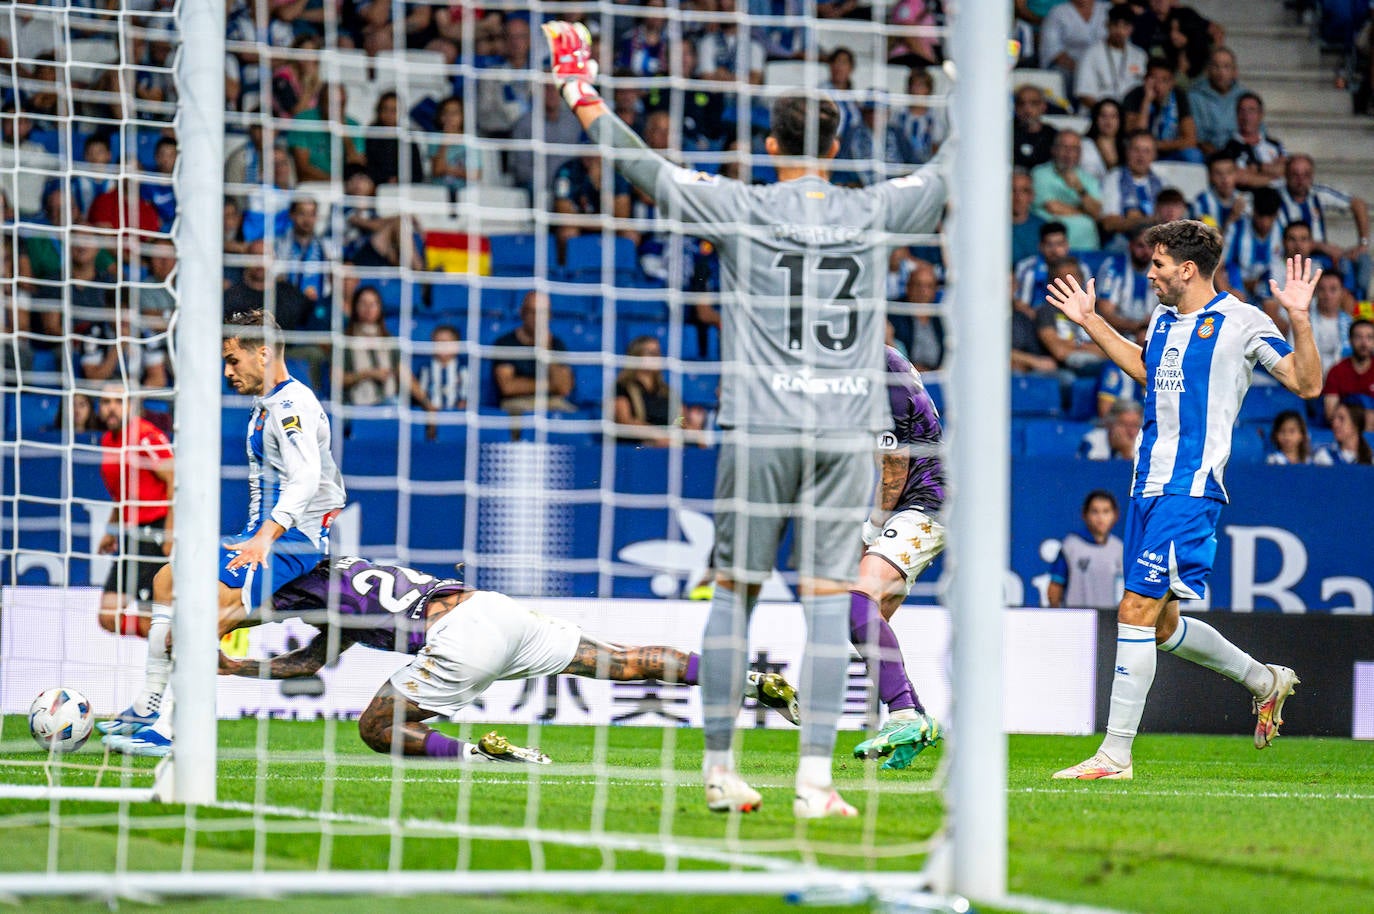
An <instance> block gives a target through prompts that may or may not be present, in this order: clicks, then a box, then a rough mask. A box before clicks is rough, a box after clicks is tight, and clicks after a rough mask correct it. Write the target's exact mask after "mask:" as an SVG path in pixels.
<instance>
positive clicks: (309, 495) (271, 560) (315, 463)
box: [99, 311, 345, 755]
mask: <svg viewBox="0 0 1374 914" xmlns="http://www.w3.org/2000/svg"><path fill="white" fill-rule="evenodd" d="M225 334H226V335H225V338H224V347H223V356H224V376H225V378H226V379H228V381H229V384H230V386H232V387H233V388H234V390H236V391H237V392H239V393H243V394H252V395H253V396H254V397H256V398H257V399H255V400H254V402H253V413H252V415H251V417H250V418H249V422H248V429H247V431H248V436H247V452H248V454H247V456H248V468H249V477H248V492H249V495H248V519H247V522H246V523H245V524H244V527H243V530H242V531H241V532H240V533H239V534H238V536H237V537H235V538H234V540H235V541H232V542H227V543H225V544H222V545H221V547H220V573H219V634H220V635H221V636H223V635H225V634H227V633H228V632H230V631H233V630H234V629H235V628H238V627H239V626H240V625H244V624H256V623H255V621H254V619H253V614H254V612H255V611H256V609H257V607H258V606H259V605H260V604H261V603H262V602H263V599H264V598H265V597H268V596H270V595H271V593H272V591H273V590H275V589H276V588H278V587H281V586H282V585H284V584H286V583H287V582H289V581H291V580H292V579H294V578H296V577H299V576H300V575H302V574H304V573H305V572H307V571H309V570H310V569H311V568H313V567H314V566H315V564H316V563H317V562H318V561H319V560H320V558H321V557H322V556H325V555H328V554H329V526H330V524H331V523H332V522H333V520H334V517H335V515H337V514H338V513H339V510H340V509H342V508H343V506H344V499H345V495H344V485H343V476H342V475H341V474H340V473H339V468H338V466H337V464H335V462H334V456H333V454H332V452H331V451H330V430H329V418H328V417H327V416H326V415H325V413H324V409H323V408H322V407H321V406H320V401H319V400H318V399H317V398H316V397H315V393H314V391H312V390H311V389H310V388H309V387H307V386H306V385H304V384H302V383H301V382H300V381H297V380H296V379H295V378H292V377H291V375H290V374H289V373H288V372H287V370H286V361H285V343H284V342H283V341H282V338H281V328H280V327H278V326H277V322H276V320H275V319H273V318H272V317H271V316H270V315H267V314H264V313H263V312H262V311H248V312H242V313H239V314H235V315H234V316H233V317H231V318H230V319H229V320H228V321H227V322H226V330H225ZM172 601H173V594H172V566H171V565H170V564H169V565H166V566H164V567H163V568H162V569H161V571H159V572H158V574H157V576H156V577H155V578H154V579H153V603H152V622H151V624H150V625H149V628H148V660H147V664H146V667H145V669H144V682H143V688H142V690H141V691H140V692H139V694H138V697H137V698H135V699H134V702H133V704H131V705H130V706H129V707H128V708H126V709H125V710H124V711H122V712H121V713H120V714H119V715H117V716H116V717H115V719H114V720H111V721H107V722H104V723H101V724H100V725H99V726H100V729H101V730H102V731H103V732H104V733H105V734H106V736H105V740H104V742H105V744H106V745H108V746H110V747H111V748H112V749H116V750H118V751H121V752H130V753H134V754H138V755H166V754H167V752H168V751H169V750H170V748H171V739H170V737H169V736H168V735H167V734H166V733H165V732H164V731H165V730H166V726H165V723H163V724H161V725H160V721H161V712H162V710H163V707H162V704H163V702H162V698H163V694H164V693H165V692H166V690H167V679H168V676H169V675H170V673H171V666H172V660H171V655H170V638H171V624H172V605H173V603H172Z"/></svg>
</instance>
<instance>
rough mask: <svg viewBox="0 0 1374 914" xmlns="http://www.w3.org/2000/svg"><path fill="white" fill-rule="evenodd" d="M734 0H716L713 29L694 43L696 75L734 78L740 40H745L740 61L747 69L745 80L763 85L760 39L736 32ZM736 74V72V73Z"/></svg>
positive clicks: (763, 58)
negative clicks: (716, 13)
mask: <svg viewBox="0 0 1374 914" xmlns="http://www.w3.org/2000/svg"><path fill="white" fill-rule="evenodd" d="M735 2H736V0H720V2H719V11H720V13H721V17H722V18H721V19H720V20H719V23H718V28H716V30H715V31H711V32H707V33H706V34H705V35H703V36H701V41H700V42H699V43H698V44H697V56H698V57H699V58H700V60H699V61H698V62H697V67H698V71H697V75H698V76H700V77H702V78H703V79H714V80H716V81H717V82H734V81H735V80H736V79H737V78H738V75H743V74H739V69H740V67H739V64H740V62H741V58H740V56H739V55H740V51H741V48H740V42H741V41H743V42H745V45H744V48H743V51H744V55H745V56H744V58H743V63H744V65H745V68H746V72H747V73H748V81H749V82H750V83H752V84H753V85H756V86H761V85H763V64H764V61H766V60H767V56H768V52H767V49H765V48H764V46H763V42H761V41H758V40H756V39H755V38H754V37H753V36H751V35H749V34H748V33H746V34H744V35H740V34H739V28H738V25H737V19H736V17H735V15H734V13H735ZM737 74H738V75H737Z"/></svg>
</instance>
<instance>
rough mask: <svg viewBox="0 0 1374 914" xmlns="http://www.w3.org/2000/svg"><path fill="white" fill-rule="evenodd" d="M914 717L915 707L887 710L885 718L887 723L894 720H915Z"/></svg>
mask: <svg viewBox="0 0 1374 914" xmlns="http://www.w3.org/2000/svg"><path fill="white" fill-rule="evenodd" d="M915 719H916V709H915V708H900V709H898V710H896V711H889V712H887V720H888V723H891V722H892V721H894V720H915Z"/></svg>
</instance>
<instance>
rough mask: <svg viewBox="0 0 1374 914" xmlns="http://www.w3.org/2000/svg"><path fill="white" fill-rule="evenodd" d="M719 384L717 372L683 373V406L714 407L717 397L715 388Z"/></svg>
mask: <svg viewBox="0 0 1374 914" xmlns="http://www.w3.org/2000/svg"><path fill="white" fill-rule="evenodd" d="M719 386H720V375H719V374H715V373H712V374H695V373H693V374H684V375H683V376H682V403H683V405H684V406H705V407H708V408H710V409H715V407H716V402H717V400H718V399H719V398H718V395H717V393H716V388H718V387H719Z"/></svg>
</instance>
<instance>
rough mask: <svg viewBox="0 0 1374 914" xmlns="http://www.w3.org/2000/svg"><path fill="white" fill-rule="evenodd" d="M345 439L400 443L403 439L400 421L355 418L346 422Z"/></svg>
mask: <svg viewBox="0 0 1374 914" xmlns="http://www.w3.org/2000/svg"><path fill="white" fill-rule="evenodd" d="M343 425H344V437H345V438H347V439H348V440H350V441H393V442H394V441H398V440H399V439H400V437H401V422H400V420H399V419H396V418H390V419H373V418H370V417H369V418H363V417H361V416H354V417H353V418H351V419H345V420H344V423H343Z"/></svg>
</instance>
